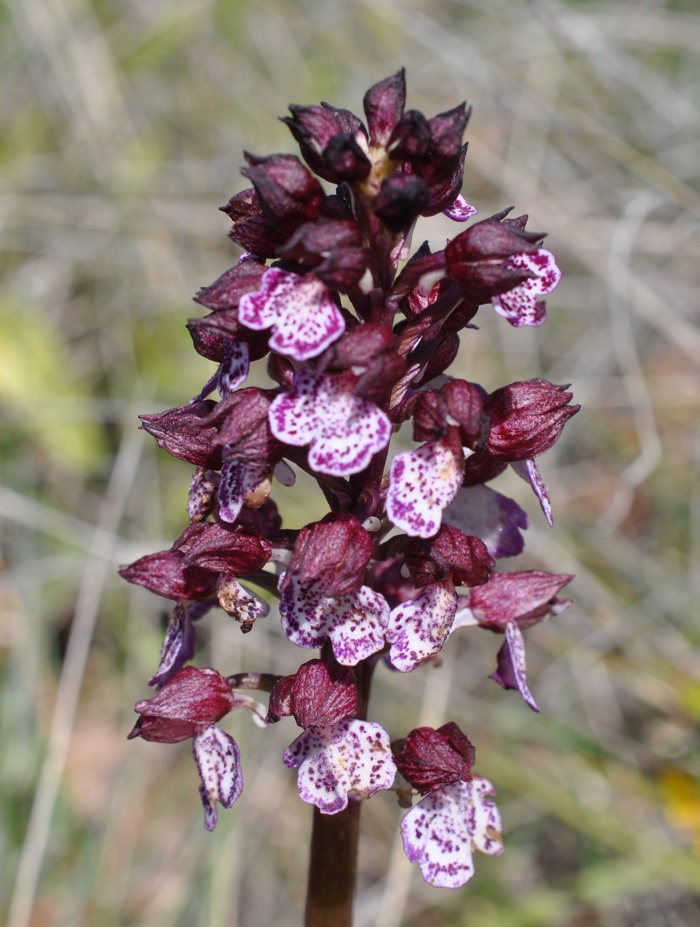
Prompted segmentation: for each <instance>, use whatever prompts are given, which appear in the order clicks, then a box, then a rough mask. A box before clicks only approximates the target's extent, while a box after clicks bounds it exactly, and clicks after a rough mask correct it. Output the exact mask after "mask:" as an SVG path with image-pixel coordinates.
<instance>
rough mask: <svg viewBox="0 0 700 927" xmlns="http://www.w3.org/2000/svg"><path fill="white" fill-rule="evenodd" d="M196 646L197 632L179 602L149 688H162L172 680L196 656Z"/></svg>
mask: <svg viewBox="0 0 700 927" xmlns="http://www.w3.org/2000/svg"><path fill="white" fill-rule="evenodd" d="M194 645H195V632H194V628H193V627H192V622H191V620H190V618H189V616H188V614H187V611H186V609H185V607H184V605H183V604H182V602H178V603H177V605H176V606H175V608H173V610H172V612H171V613H170V617H169V619H168V627H167V629H166V632H165V639H164V641H163V647H162V649H161V652H160V664H159V666H158V669H157V670H156V673H155V675H154V676H152V677H151V678H150V679H149V680H148V684H149V686H156V687H158V688H160V686H162V685H165V683H166V682H167V681H168V680H169V679H172V677H173V676H174V675H175V673H177V672H178V670H181V669H182V667H183V666H184V665H185V663H186V662H187V661H188V660H191V659H192V657H193V656H194Z"/></svg>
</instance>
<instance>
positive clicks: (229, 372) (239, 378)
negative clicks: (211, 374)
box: [217, 341, 250, 398]
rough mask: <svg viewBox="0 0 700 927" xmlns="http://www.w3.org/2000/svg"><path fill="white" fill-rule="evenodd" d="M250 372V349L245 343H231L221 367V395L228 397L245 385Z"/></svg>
mask: <svg viewBox="0 0 700 927" xmlns="http://www.w3.org/2000/svg"><path fill="white" fill-rule="evenodd" d="M249 370H250V349H249V348H248V345H247V344H246V342H245V341H230V342H228V344H227V345H226V348H225V351H224V360H223V361H222V362H221V364H220V365H219V378H218V381H217V385H218V388H219V395H220V396H221V397H222V398H223V397H224V396H228V395H229V393H232V392H233V391H234V390H235V389H237V388H238V387H239V386H240V385H241V383H243V382H244V381H245V379H246V377H247V376H248V371H249Z"/></svg>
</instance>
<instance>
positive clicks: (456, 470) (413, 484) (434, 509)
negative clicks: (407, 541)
mask: <svg viewBox="0 0 700 927" xmlns="http://www.w3.org/2000/svg"><path fill="white" fill-rule="evenodd" d="M462 466H463V461H462V460H458V459H457V458H456V457H455V455H454V454H453V453H452V450H451V449H450V448H449V447H448V445H447V444H446V443H445V442H444V441H430V442H428V444H424V445H423V446H422V447H419V448H418V449H417V450H415V451H405V452H404V453H402V454H397V455H396V456H395V457H394V459H393V461H392V463H391V470H390V474H389V489H388V491H387V498H386V510H387V515H388V516H389V519H390V520H391V521H392V522H393V523H394V524H395V525H396V527H397V528H401V529H402V530H403V531H405V532H406V534H408V535H410V536H411V537H420V538H429V537H432V536H433V535H434V534H436V533H437V530H438V528H439V527H440V523H441V521H442V510H443V509H444V508H446V507H447V506H448V505H449V504H450V502H452V500H453V499H454V497H455V494H456V493H457V490H458V489H459V487H460V484H461V482H462Z"/></svg>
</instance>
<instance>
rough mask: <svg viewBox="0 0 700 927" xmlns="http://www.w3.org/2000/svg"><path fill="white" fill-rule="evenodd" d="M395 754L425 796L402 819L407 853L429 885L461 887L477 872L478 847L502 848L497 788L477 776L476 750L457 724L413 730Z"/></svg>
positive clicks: (496, 850)
mask: <svg viewBox="0 0 700 927" xmlns="http://www.w3.org/2000/svg"><path fill="white" fill-rule="evenodd" d="M395 756H396V765H397V767H398V769H399V772H400V773H401V774H402V775H403V776H404V777H405V778H406V779H407V780H408V782H409V783H410V784H411V785H413V786H414V787H415V788H417V789H418V791H419V792H421V793H423V794H424V795H425V797H424V798H423V799H422V800H421V801H420V802H419V803H418V804H417V805H416V806H415V807H414V808H412V809H411V810H410V811H409V812H408V814H406V815H405V817H404V818H403V820H402V822H401V835H402V838H403V846H404V851H405V853H406V856H407V857H408V858H409V860H410V861H411V862H412V863H415V862H417V863H418V864H419V865H420V868H421V873H422V875H423V878H424V879H425V881H426V882H428V883H429V884H430V885H435V886H436V887H438V888H459V887H460V886H462V885H464V884H465V883H466V882H468V881H469V879H471V877H472V876H473V874H474V862H473V850H474V849H477V850H481V852H482V853H486V854H487V855H489V856H497V855H499V854H500V853H502V852H503V843H502V838H501V819H500V815H499V813H498V809H497V808H496V806H495V805H494V803H493V802H492V801H491V800H490V798H491V796H492V795H493V794H494V790H493V786H492V785H491V783H490V782H489V781H488V780H487V779H484V778H483V777H482V776H475V775H472V773H471V767H472V765H473V763H474V748H473V747H472V745H471V743H470V742H469V740H468V739H467V738H466V737H465V736H464V734H463V733H462V731H461V730H460V729H459V727H458V726H457V725H456V724H454V723H453V722H448V723H447V724H444V725H443V726H442V727H440V728H438V730H434V729H432V728H428V727H423V728H417V729H416V730H414V731H411V733H410V734H409V735H408V737H407V738H406V739H405V741H403V742H402V743H401V744H400V745H397V749H396V750H395ZM426 793H427V794H426Z"/></svg>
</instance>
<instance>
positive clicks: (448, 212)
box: [442, 193, 477, 222]
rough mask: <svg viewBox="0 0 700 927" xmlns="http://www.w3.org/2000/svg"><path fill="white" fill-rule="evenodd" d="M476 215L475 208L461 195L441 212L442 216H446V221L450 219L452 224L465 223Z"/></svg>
mask: <svg viewBox="0 0 700 927" xmlns="http://www.w3.org/2000/svg"><path fill="white" fill-rule="evenodd" d="M476 213H477V210H476V207H475V206H472V205H471V204H470V203H468V202H467V201H466V200H465V199H464V197H463V196H462V194H461V193H460V195H459V196H458V197H457V198H456V199H455V200H454V201H453V202H452V203H450V205H449V206H448V207H447V209H443V211H442V214H443V215H444V216H447V218H448V219H452V220H453V221H454V222H466V221H467V220H468V219H471V217H472V216H475V215H476Z"/></svg>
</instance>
